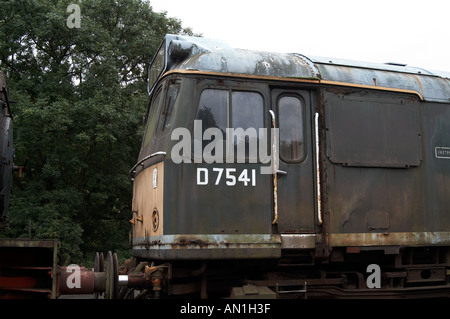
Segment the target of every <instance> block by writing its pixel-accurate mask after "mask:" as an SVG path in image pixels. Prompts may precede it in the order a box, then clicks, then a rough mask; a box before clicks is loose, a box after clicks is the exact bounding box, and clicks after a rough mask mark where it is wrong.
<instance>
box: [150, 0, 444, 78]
mask: <svg viewBox="0 0 450 319" xmlns="http://www.w3.org/2000/svg"><path fill="white" fill-rule="evenodd" d="M150 4H151V6H152V7H153V10H154V11H156V12H160V11H167V15H168V16H169V17H175V18H178V19H179V20H181V21H182V23H183V27H191V28H192V29H193V31H194V32H196V33H201V34H203V36H204V37H205V38H212V39H220V40H224V41H226V42H228V43H229V44H230V45H231V46H233V47H236V48H242V49H254V50H262V51H274V52H282V53H286V52H296V53H301V54H305V55H312V56H322V57H330V58H341V59H350V60H358V61H367V62H381V63H385V62H397V63H403V64H407V65H409V66H416V67H421V68H424V69H429V70H441V71H447V72H450V2H449V1H448V0H373V1H365V0H309V1H305V0H297V1H295V0H224V1H218V0H150Z"/></svg>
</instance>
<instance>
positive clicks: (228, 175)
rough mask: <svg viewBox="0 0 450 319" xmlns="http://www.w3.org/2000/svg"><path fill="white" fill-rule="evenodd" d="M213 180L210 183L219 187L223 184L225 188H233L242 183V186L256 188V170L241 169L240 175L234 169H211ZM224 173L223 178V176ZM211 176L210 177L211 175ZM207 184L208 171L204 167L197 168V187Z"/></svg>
mask: <svg viewBox="0 0 450 319" xmlns="http://www.w3.org/2000/svg"><path fill="white" fill-rule="evenodd" d="M212 171H213V174H215V176H213V178H212V179H211V183H214V185H220V184H221V183H223V182H225V184H226V185H227V186H235V185H236V184H237V183H243V184H244V186H256V170H255V169H251V170H248V169H246V168H245V169H243V170H242V172H241V173H240V174H238V173H237V172H236V169H235V168H217V167H214V168H213V169H212ZM224 171H225V176H224ZM213 174H211V175H213ZM222 177H223V178H222ZM208 184H209V170H208V169H207V168H204V167H199V168H197V185H208Z"/></svg>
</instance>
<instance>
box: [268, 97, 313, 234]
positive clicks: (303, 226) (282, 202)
mask: <svg viewBox="0 0 450 319" xmlns="http://www.w3.org/2000/svg"><path fill="white" fill-rule="evenodd" d="M271 99H272V109H273V112H274V113H275V118H276V126H277V127H278V128H279V141H278V143H279V151H278V152H279V156H278V158H279V167H278V173H277V208H278V209H277V211H278V216H277V225H278V232H279V233H290V234H295V233H297V234H298V233H311V232H314V173H313V172H314V169H313V168H314V156H313V146H312V144H313V143H312V136H311V94H310V92H308V91H301V90H282V89H274V90H273V91H272V98H271Z"/></svg>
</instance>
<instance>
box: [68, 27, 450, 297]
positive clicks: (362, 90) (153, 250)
mask: <svg viewBox="0 0 450 319" xmlns="http://www.w3.org/2000/svg"><path fill="white" fill-rule="evenodd" d="M449 79H450V74H448V73H447V74H446V73H444V72H430V71H427V70H424V69H418V68H413V67H408V66H405V65H399V64H373V63H361V62H353V61H346V60H335V59H324V58H316V57H307V56H304V55H300V54H279V53H268V52H256V51H248V50H240V49H234V48H231V47H229V46H228V45H227V44H226V43H224V42H220V41H213V40H207V39H203V38H197V37H187V36H177V35H167V36H166V37H165V39H164V41H163V43H162V44H161V47H160V49H159V51H158V53H157V54H156V55H155V58H154V59H153V61H152V64H151V66H150V69H149V95H150V103H149V109H148V113H147V116H146V125H145V130H144V136H143V139H142V146H141V151H140V154H139V158H138V162H137V164H136V165H135V166H134V167H133V168H132V169H131V171H130V177H131V178H132V179H133V185H134V186H133V187H134V189H133V200H132V204H133V216H132V219H131V223H132V240H131V241H132V251H133V256H134V258H135V259H136V262H137V263H136V265H133V264H132V263H129V264H128V265H125V267H122V268H120V269H119V267H118V265H117V258H116V256H115V255H114V254H111V253H110V252H109V253H108V256H107V260H106V268H105V266H104V264H103V258H102V257H101V256H97V257H96V269H95V272H94V273H93V274H89V275H87V276H86V278H87V277H89V280H90V282H92V283H93V284H92V291H96V292H100V291H105V290H106V297H108V298H117V297H123V296H125V295H126V296H130V295H132V294H130V290H132V289H136V290H140V291H141V292H140V294H139V297H173V296H186V295H189V296H198V297H202V298H206V297H212V298H218V297H230V296H231V297H237V298H244V297H245V298H289V297H292V298H295V297H308V298H313V297H327V298H329V297H338V298H360V297H387V298H390V297H394V298H395V297H424V296H449V295H450V80H449ZM231 128H232V129H235V130H234V131H232V132H234V133H233V134H234V135H231V139H230V140H229V143H220V142H218V141H219V137H220V135H221V134H222V136H227V137H228V135H227V133H229V132H230V129H231ZM237 128H241V129H242V130H240V131H239V130H236V129H237ZM252 129H255V130H254V131H252ZM252 132H256V135H255V134H250V133H252ZM274 132H275V133H277V135H275V138H271V137H272V136H273V134H274ZM180 145H183V146H185V145H187V146H188V147H187V148H186V147H180ZM251 145H256V148H254V149H253V152H251V150H250V148H251ZM239 150H244V152H239ZM255 150H256V153H255ZM230 151H233V152H232V153H233V155H232V156H230V153H229V152H230ZM264 151H267V152H264ZM227 152H228V153H227ZM255 154H257V156H256V157H255V156H254V155H255ZM271 164H272V166H271ZM374 267H375V268H374ZM373 269H375V270H378V271H379V272H377V271H374V270H373ZM94 279H95V282H94ZM372 280H374V281H373V282H375V283H376V284H375V285H371V283H373V282H372ZM60 282H64V280H60ZM94 283H95V284H94ZM83 292H84V293H85V292H86V291H85V290H84V291H83Z"/></svg>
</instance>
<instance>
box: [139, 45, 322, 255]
mask: <svg viewBox="0 0 450 319" xmlns="http://www.w3.org/2000/svg"><path fill="white" fill-rule="evenodd" d="M197 42H199V43H197ZM204 42H205V43H207V45H206V44H205V43H204ZM228 51H229V52H228ZM231 53H233V54H234V51H232V49H230V48H228V47H227V46H226V44H223V43H208V42H206V41H205V40H203V39H199V38H189V41H187V40H186V39H180V38H179V37H176V36H168V37H166V39H165V41H164V43H163V44H162V45H161V48H160V50H159V52H158V54H157V55H156V57H155V59H154V61H153V63H152V66H151V68H150V71H149V89H150V93H151V94H150V96H151V101H150V107H149V112H148V115H147V118H148V120H147V124H146V128H145V133H144V137H143V142H142V147H141V152H140V155H139V161H138V164H137V165H136V166H135V167H134V168H133V170H132V175H133V178H134V198H133V212H134V213H133V214H134V215H133V220H132V221H133V249H134V251H135V253H136V254H137V255H138V256H141V257H145V258H155V259H163V260H171V259H177V260H179V259H188V260H196V259H212V258H214V259H248V258H252V259H253V258H279V257H281V250H282V248H283V245H284V246H285V247H286V248H288V247H294V246H295V247H296V248H298V247H302V248H305V249H314V248H315V223H316V217H315V216H317V214H316V213H315V210H316V207H315V203H316V202H317V201H315V188H314V178H315V175H314V171H315V169H314V153H313V135H312V122H311V119H312V115H311V109H312V104H313V103H315V96H314V95H313V94H311V92H310V91H308V90H304V89H298V88H295V87H293V86H286V85H279V84H275V85H274V86H269V85H268V84H267V83H266V82H261V81H255V80H253V79H251V78H241V79H239V78H230V77H226V76H223V75H221V74H219V73H218V72H201V73H200V72H199V71H198V70H196V69H193V67H192V66H189V65H187V64H189V63H190V64H193V65H195V64H199V66H202V67H205V65H206V63H208V65H209V66H211V65H215V64H216V63H215V61H209V60H213V59H214V58H216V59H217V58H218V57H220V59H221V61H222V62H221V63H223V60H225V59H226V56H227V55H228V56H230V58H229V60H231V58H234V59H236V58H235V57H233V55H231ZM219 54H220V55H219ZM183 55H184V56H189V58H188V59H186V60H183V62H181V63H180V62H178V61H177V59H180V57H181V56H183ZM240 55H241V57H242V59H247V60H249V61H250V60H251V59H254V58H255V57H254V56H253V55H252V53H248V52H245V51H243V52H240ZM261 58H264V59H266V60H267V61H270V60H272V61H271V63H272V64H273V66H281V67H284V68H286V69H287V68H292V66H289V65H287V66H286V65H283V63H286V61H287V62H289V63H292V64H294V62H295V61H289V60H287V58H284V59H285V60H286V61H284V60H283V61H274V57H270V56H266V57H264V56H262V57H261ZM202 59H203V60H207V59H209V60H207V61H202ZM232 62H233V61H230V62H227V64H228V65H229V66H230V67H231V63H232ZM234 62H236V61H234ZM177 63H179V64H177ZM267 63H268V62H267ZM295 66H296V65H295ZM194 67H195V66H194ZM222 67H223V66H221V68H222ZM265 67H266V68H268V66H265ZM271 67H272V65H271ZM178 68H182V69H181V70H180V69H178ZM158 73H159V74H163V73H164V76H163V77H162V78H161V79H159V80H158V81H154V80H153V79H156V78H158V75H155V74H158ZM152 81H154V83H152ZM278 121H279V123H278ZM300 188H301V191H300ZM278 216H282V217H283V218H278ZM149 247H150V249H148V248H149Z"/></svg>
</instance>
